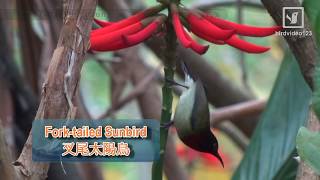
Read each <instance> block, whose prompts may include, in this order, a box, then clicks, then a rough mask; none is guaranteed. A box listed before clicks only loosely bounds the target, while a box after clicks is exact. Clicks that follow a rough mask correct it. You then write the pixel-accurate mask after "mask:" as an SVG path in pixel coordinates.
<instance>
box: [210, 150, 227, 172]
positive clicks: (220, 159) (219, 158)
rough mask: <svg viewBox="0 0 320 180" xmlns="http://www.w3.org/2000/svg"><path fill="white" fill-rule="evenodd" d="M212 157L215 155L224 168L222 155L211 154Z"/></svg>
mask: <svg viewBox="0 0 320 180" xmlns="http://www.w3.org/2000/svg"><path fill="white" fill-rule="evenodd" d="M211 154H212V155H214V156H215V157H216V158H217V159H218V160H219V161H220V163H221V165H222V167H223V168H224V163H223V160H222V158H221V156H220V154H219V153H218V152H214V153H211Z"/></svg>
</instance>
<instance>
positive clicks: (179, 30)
mask: <svg viewBox="0 0 320 180" xmlns="http://www.w3.org/2000/svg"><path fill="white" fill-rule="evenodd" d="M171 12H172V13H171V14H172V23H173V27H174V30H175V31H176V34H177V37H178V39H179V41H180V42H181V44H182V46H184V47H185V48H189V47H190V46H191V41H190V40H189V39H187V37H186V36H185V35H186V34H185V33H184V27H183V26H182V24H181V21H180V18H179V12H178V9H177V7H176V5H175V4H172V5H171Z"/></svg>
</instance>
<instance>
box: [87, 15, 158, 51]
mask: <svg viewBox="0 0 320 180" xmlns="http://www.w3.org/2000/svg"><path fill="white" fill-rule="evenodd" d="M154 18H155V17H149V18H146V19H144V20H143V21H141V22H137V23H135V24H132V25H130V26H128V27H125V28H122V29H119V30H116V31H113V32H110V33H107V34H104V35H100V36H90V42H91V46H90V48H91V49H92V50H96V51H99V49H100V50H102V49H104V47H105V46H106V44H110V43H113V42H116V41H118V40H120V39H121V38H122V36H123V35H129V34H133V33H136V32H138V31H140V30H141V29H143V27H145V26H146V25H147V24H149V23H150V22H151V21H153V20H154Z"/></svg>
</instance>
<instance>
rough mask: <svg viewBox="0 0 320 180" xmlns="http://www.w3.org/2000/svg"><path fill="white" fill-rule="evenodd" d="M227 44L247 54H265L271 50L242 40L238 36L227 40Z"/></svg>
mask: <svg viewBox="0 0 320 180" xmlns="http://www.w3.org/2000/svg"><path fill="white" fill-rule="evenodd" d="M226 43H227V44H229V45H230V46H232V47H235V48H237V49H240V50H242V51H245V52H247V53H264V52H266V51H268V50H269V49H270V48H268V47H264V46H258V45H255V44H252V43H250V42H247V41H245V40H242V39H240V38H239V37H238V36H236V35H233V36H232V37H231V38H230V39H228V40H226Z"/></svg>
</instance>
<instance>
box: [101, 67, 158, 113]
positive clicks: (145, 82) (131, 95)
mask: <svg viewBox="0 0 320 180" xmlns="http://www.w3.org/2000/svg"><path fill="white" fill-rule="evenodd" d="M157 74H158V69H154V70H153V71H152V72H150V73H149V74H148V75H147V76H146V77H145V78H144V79H143V80H141V82H140V83H139V84H138V85H136V86H135V88H134V89H133V90H132V91H131V92H130V93H129V94H128V95H127V96H126V97H124V98H123V99H121V100H119V101H117V102H116V104H114V105H113V106H112V107H111V108H110V109H109V110H107V111H106V112H105V113H104V114H102V115H101V116H100V117H99V118H98V119H105V118H107V117H109V116H112V115H113V113H114V112H115V111H117V110H119V109H121V108H122V107H123V106H124V105H126V104H128V103H129V102H131V101H132V100H134V99H135V98H136V97H137V96H139V95H140V94H141V93H143V92H144V91H145V89H146V88H148V85H149V84H150V82H152V80H153V79H154V78H155V77H156V75H157Z"/></svg>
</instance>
